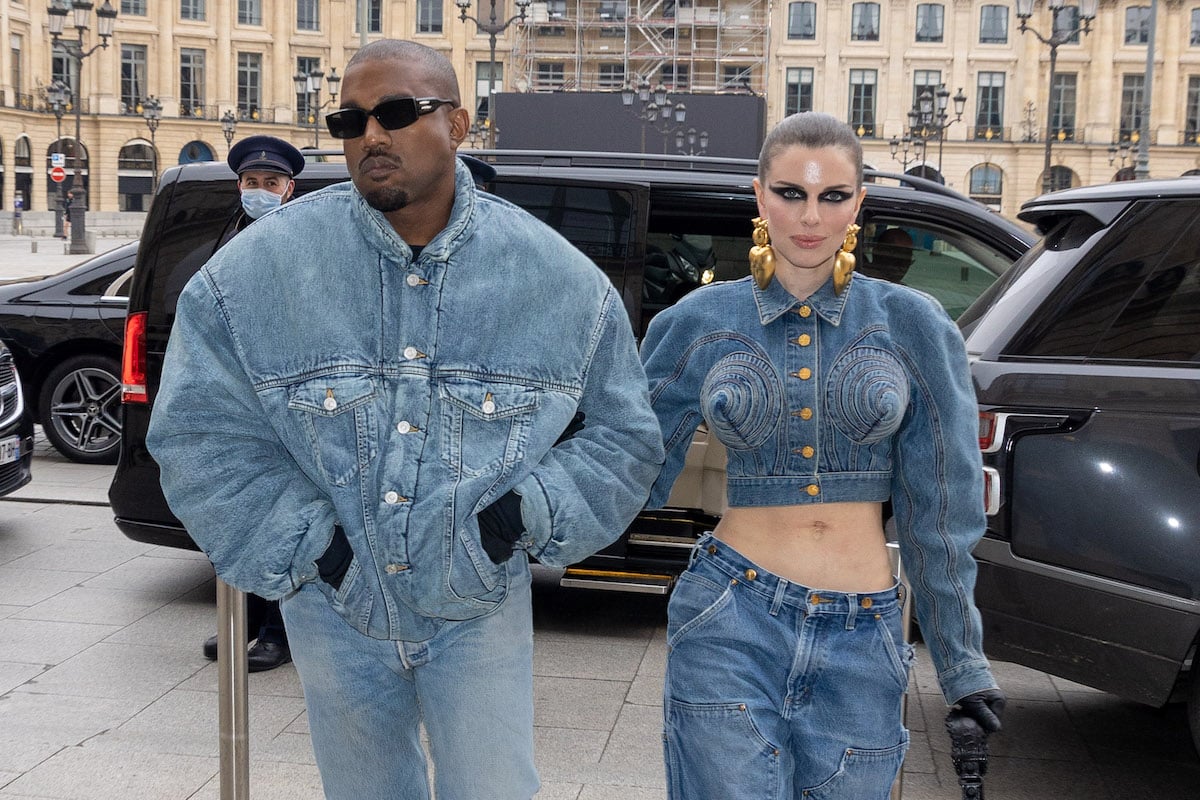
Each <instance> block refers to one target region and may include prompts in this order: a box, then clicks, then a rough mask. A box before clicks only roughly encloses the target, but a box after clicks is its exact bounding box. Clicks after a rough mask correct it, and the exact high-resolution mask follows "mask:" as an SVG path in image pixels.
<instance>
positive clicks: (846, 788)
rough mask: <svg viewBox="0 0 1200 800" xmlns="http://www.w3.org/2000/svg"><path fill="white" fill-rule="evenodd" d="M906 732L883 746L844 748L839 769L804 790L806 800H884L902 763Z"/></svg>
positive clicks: (906, 741) (889, 792)
mask: <svg viewBox="0 0 1200 800" xmlns="http://www.w3.org/2000/svg"><path fill="white" fill-rule="evenodd" d="M907 751H908V733H907V731H906V732H905V733H904V737H903V738H902V739H901V740H900V743H899V744H896V745H893V746H891V747H886V748H883V749H875V750H872V749H860V748H854V747H848V748H846V750H845V752H844V753H843V754H842V760H841V763H840V764H839V765H838V771H837V772H836V773H834V774H833V776H831V777H830V778H829V779H828V780H826V781H823V782H822V783H820V784H818V785H817V786H812V787H809V788H806V789H804V790H803V796H804V797H805V798H806V800H887V798H888V796H889V795H890V794H891V789H892V784H893V783H895V782H896V776H897V775H899V774H900V767H901V766H902V765H903V764H904V754H905V753H906V752H907Z"/></svg>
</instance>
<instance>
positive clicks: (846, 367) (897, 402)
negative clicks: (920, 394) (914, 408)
mask: <svg viewBox="0 0 1200 800" xmlns="http://www.w3.org/2000/svg"><path fill="white" fill-rule="evenodd" d="M909 391H910V386H909V381H908V373H907V372H905V370H904V367H903V365H901V363H900V362H899V360H897V359H896V357H895V356H893V355H892V354H891V353H889V352H888V351H886V350H882V349H880V348H877V347H865V346H861V345H860V346H857V347H852V348H850V349H849V350H847V351H845V352H844V353H842V354H841V355H840V356H839V357H838V360H837V361H836V362H835V363H834V365H833V367H832V368H831V369H830V370H829V376H828V378H827V380H826V403H827V407H828V409H829V419H830V421H831V422H832V423H833V424H834V425H835V426H836V427H837V429H838V430H839V431H841V432H842V433H844V434H846V436H848V437H849V438H850V439H851V440H852V441H854V442H857V443H858V444H871V443H872V442H878V441H880V440H882V439H886V438H887V437H889V436H891V435H892V434H893V433H895V432H896V431H897V430H898V429H899V428H900V423H901V422H902V421H903V420H904V413H905V411H907V410H908V398H909Z"/></svg>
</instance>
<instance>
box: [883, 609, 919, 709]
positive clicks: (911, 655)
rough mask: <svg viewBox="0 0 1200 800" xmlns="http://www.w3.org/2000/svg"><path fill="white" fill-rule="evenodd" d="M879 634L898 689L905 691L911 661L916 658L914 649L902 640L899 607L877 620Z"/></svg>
mask: <svg viewBox="0 0 1200 800" xmlns="http://www.w3.org/2000/svg"><path fill="white" fill-rule="evenodd" d="M879 635H880V637H881V638H882V639H883V644H884V649H885V650H886V651H887V655H888V659H887V660H888V663H889V664H890V665H891V667H892V672H893V675H894V676H895V678H896V681H897V683H899V685H900V691H902V692H906V691H908V681H909V676H910V675H911V674H912V665H913V661H914V660H915V659H916V650H915V649H914V648H913V646H912V645H911V644H909V643H908V642H906V641H904V632H903V621H902V614H901V611H900V609H899V608H896V609H894V610H892V611H889V612H888V613H886V614H884V615H883V617H882V618H881V619H880V620H879Z"/></svg>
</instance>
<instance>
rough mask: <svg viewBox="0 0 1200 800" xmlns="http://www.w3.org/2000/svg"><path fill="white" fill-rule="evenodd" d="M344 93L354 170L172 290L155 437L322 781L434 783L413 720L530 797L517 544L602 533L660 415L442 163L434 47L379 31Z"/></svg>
mask: <svg viewBox="0 0 1200 800" xmlns="http://www.w3.org/2000/svg"><path fill="white" fill-rule="evenodd" d="M342 87H343V88H342V95H341V106H342V108H341V110H340V111H338V112H335V113H333V114H331V115H329V117H328V118H327V124H328V127H329V129H330V133H331V134H332V135H333V136H334V137H335V138H341V139H344V140H345V151H346V162H347V165H348V167H349V170H350V174H351V177H352V182H351V183H344V184H339V185H336V186H331V187H328V188H326V189H324V190H321V191H318V192H314V193H312V194H309V195H306V196H304V197H302V198H300V199H298V200H293V201H292V202H290V203H288V204H286V205H285V206H283V207H281V208H279V209H277V210H275V211H273V212H271V213H270V214H267V215H266V216H264V217H263V218H262V219H261V220H259V221H258V222H257V223H256V224H254V225H252V226H250V227H249V228H248V229H247V230H245V231H244V232H242V233H241V234H239V235H238V236H237V238H235V239H234V240H233V241H232V242H230V243H229V244H228V245H227V246H226V247H224V248H222V249H221V250H220V251H219V252H218V253H217V254H216V255H215V256H214V257H213V259H212V260H211V261H209V263H208V264H207V265H206V266H205V267H204V268H203V269H202V270H201V271H200V273H198V274H197V275H196V276H195V278H194V279H193V280H192V281H191V282H190V283H189V284H188V286H187V288H186V289H185V291H184V293H183V294H182V295H181V297H180V300H179V305H178V313H177V317H176V322H175V327H174V332H173V334H172V336H171V342H170V346H169V348H168V351H167V357H166V363H165V367H164V370H163V381H162V386H161V388H160V390H159V393H158V396H157V402H156V404H155V412H154V417H153V420H152V422H151V428H150V433H149V437H148V443H149V446H150V449H151V452H152V453H153V454H154V456H155V458H156V459H157V461H158V462H159V464H160V466H161V467H162V484H163V489H164V491H165V493H166V496H167V499H168V501H169V502H170V504H171V507H172V509H173V510H174V511H175V513H176V514H177V515H178V516H179V518H180V519H181V520H182V521H183V523H184V525H185V526H186V527H187V529H188V531H189V533H190V534H191V535H192V537H193V538H194V539H195V540H196V542H197V543H198V544H199V545H200V546H201V547H202V548H203V549H204V550H205V552H206V553H207V554H208V556H209V557H210V558H211V559H212V561H213V564H214V565H215V567H216V569H217V572H218V574H220V575H221V577H222V578H223V579H224V580H226V581H227V582H228V583H230V584H232V585H233V586H236V587H238V588H240V589H242V590H245V591H251V592H255V593H257V594H260V595H262V596H264V597H268V598H282V607H283V613H284V619H285V621H286V623H287V628H288V632H289V636H290V638H291V646H292V654H293V657H294V659H295V662H296V665H297V668H298V670H299V673H300V678H301V680H302V682H303V684H304V692H305V699H306V702H307V705H308V712H309V727H310V729H311V731H312V739H313V747H314V750H315V752H316V756H317V763H318V766H319V767H320V770H321V777H322V781H323V783H324V786H325V792H326V796H327V797H330V798H353V800H362V798H367V797H379V798H383V797H386V798H426V797H429V795H430V789H429V786H428V780H427V777H426V776H427V773H428V767H427V764H426V761H425V757H424V751H423V748H422V741H421V733H420V731H421V729H422V728H423V729H424V731H425V732H426V733H427V735H428V746H429V751H430V754H431V756H432V759H433V762H434V772H435V775H436V778H435V781H436V793H437V796H439V797H446V798H479V797H488V798H507V799H511V800H517V799H518V798H521V800H528V798H530V797H531V796H532V795H533V794H534V793H535V792H536V791H537V789H538V778H537V774H536V771H535V770H534V766H533V752H532V751H533V746H532V738H533V699H532V691H533V690H532V683H533V680H532V633H533V632H532V615H531V610H530V572H529V565H528V559H527V557H526V553H528V555H529V556H532V557H534V558H536V559H537V560H539V561H540V562H542V563H543V564H548V565H551V566H563V565H567V564H570V563H573V562H575V561H578V560H580V559H582V558H584V557H586V556H588V555H590V554H591V553H593V552H595V551H597V550H598V549H600V548H602V547H604V546H605V545H606V544H608V543H609V542H611V541H612V540H614V539H615V538H616V537H617V536H618V535H619V534H620V533H621V532H622V531H623V530H624V529H625V528H626V526H627V525H628V524H629V522H630V521H631V520H632V519H633V517H634V516H635V515H636V513H637V512H638V511H639V510H640V508H641V507H642V505H643V503H644V502H645V500H646V497H647V495H648V493H649V488H650V485H651V483H652V482H653V480H654V477H655V476H656V475H657V473H658V469H659V466H660V464H661V462H662V457H663V453H662V444H661V438H660V434H659V429H658V423H657V421H656V419H655V417H654V414H653V412H652V411H651V410H650V406H649V399H648V395H647V389H646V381H645V375H644V373H643V371H642V368H641V365H640V362H639V359H638V355H637V352H636V347H635V344H634V340H633V335H632V331H631V329H630V324H629V320H628V318H627V316H626V314H625V311H624V308H623V306H622V303H621V300H620V298H619V296H618V295H617V293H616V291H615V290H614V288H613V287H612V285H611V284H610V283H609V282H608V281H607V279H606V278H605V276H604V274H603V273H602V272H601V271H600V270H599V269H597V268H596V267H595V265H593V264H592V263H591V262H590V261H589V260H588V259H587V258H586V257H585V256H584V255H582V254H581V253H580V252H579V251H578V250H576V249H575V248H573V247H572V246H571V245H570V244H569V243H568V242H567V241H566V240H565V239H563V238H562V237H560V236H559V235H557V234H556V233H554V232H553V231H552V230H550V229H549V228H548V227H546V226H545V225H544V224H542V223H541V222H539V221H537V220H536V219H534V218H533V217H532V216H530V215H528V214H526V213H525V212H523V211H521V210H520V209H518V208H516V207H515V206H513V205H511V204H509V203H507V202H504V201H502V200H500V199H498V198H496V197H493V196H491V195H488V194H485V193H482V192H480V191H477V189H476V187H475V185H474V183H473V180H472V176H471V173H470V172H469V170H468V169H467V167H466V166H464V165H461V164H458V160H457V159H456V158H455V150H456V148H457V147H458V145H459V144H460V143H461V142H462V141H463V139H464V138H465V137H466V135H467V129H468V126H469V123H470V119H469V115H468V113H467V112H466V111H465V110H464V109H462V108H461V107H460V105H459V95H458V81H457V77H456V76H455V74H454V70H453V68H452V67H451V66H450V64H449V62H448V61H447V60H446V59H445V57H444V56H442V55H440V54H438V53H437V52H435V51H433V50H431V49H429V48H427V47H424V46H422V45H418V44H415V43H412V42H398V41H394V40H384V41H378V42H374V43H372V44H370V45H368V46H367V47H364V48H363V49H361V50H359V51H358V53H357V54H356V55H355V56H354V58H353V59H351V61H350V64H349V65H348V67H347V70H346V74H345V78H344V80H343V83H342ZM514 551H515V552H516V553H517V555H516V557H512V556H513V553H514Z"/></svg>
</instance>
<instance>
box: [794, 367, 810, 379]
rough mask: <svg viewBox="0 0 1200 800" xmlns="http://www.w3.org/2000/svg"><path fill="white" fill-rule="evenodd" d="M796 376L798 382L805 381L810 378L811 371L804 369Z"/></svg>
mask: <svg viewBox="0 0 1200 800" xmlns="http://www.w3.org/2000/svg"><path fill="white" fill-rule="evenodd" d="M796 375H797V376H798V377H799V378H800V380H802V381H806V380H808V379H809V378H811V377H812V370H811V369H809V368H808V367H805V368H804V369H802V370H800V371H799V372H797V373H796Z"/></svg>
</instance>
